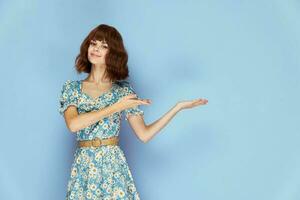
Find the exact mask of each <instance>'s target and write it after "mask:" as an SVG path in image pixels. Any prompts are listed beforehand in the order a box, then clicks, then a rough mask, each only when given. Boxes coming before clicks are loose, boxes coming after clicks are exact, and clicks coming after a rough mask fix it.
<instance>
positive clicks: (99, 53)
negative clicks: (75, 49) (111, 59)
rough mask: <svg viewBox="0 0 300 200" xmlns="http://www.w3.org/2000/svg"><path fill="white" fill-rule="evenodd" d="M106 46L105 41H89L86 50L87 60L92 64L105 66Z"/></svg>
mask: <svg viewBox="0 0 300 200" xmlns="http://www.w3.org/2000/svg"><path fill="white" fill-rule="evenodd" d="M107 52H108V45H107V43H106V42H105V41H99V40H91V41H90V45H89V48H88V59H89V61H90V62H91V63H92V64H100V65H105V56H106V54H107Z"/></svg>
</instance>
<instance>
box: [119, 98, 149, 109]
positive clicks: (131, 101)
mask: <svg viewBox="0 0 300 200" xmlns="http://www.w3.org/2000/svg"><path fill="white" fill-rule="evenodd" d="M116 104H117V106H118V107H119V109H120V111H122V110H125V109H128V108H133V107H135V106H138V105H150V104H151V100H150V99H138V98H137V95H136V94H129V95H127V96H124V97H122V98H120V99H119V100H118V101H117V103H116Z"/></svg>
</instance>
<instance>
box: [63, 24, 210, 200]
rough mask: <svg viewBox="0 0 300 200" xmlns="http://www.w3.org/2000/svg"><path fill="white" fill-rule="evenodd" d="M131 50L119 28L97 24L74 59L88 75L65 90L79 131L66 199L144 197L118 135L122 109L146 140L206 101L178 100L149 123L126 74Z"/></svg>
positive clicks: (67, 109) (66, 112) (67, 115)
mask: <svg viewBox="0 0 300 200" xmlns="http://www.w3.org/2000/svg"><path fill="white" fill-rule="evenodd" d="M127 60H128V55H127V52H126V50H125V47H124V45H123V40H122V37H121V35H120V33H119V32H118V31H117V30H116V29H115V28H114V27H112V26H108V25H105V24H102V25H99V26H97V27H96V28H95V29H93V30H92V31H91V32H90V33H89V35H88V36H87V37H86V38H85V40H84V41H83V43H82V44H81V48H80V54H79V55H78V56H77V57H76V61H75V65H76V70H77V72H78V73H81V72H86V73H88V76H87V78H86V79H84V80H67V81H66V82H65V83H64V84H63V86H62V90H61V96H60V99H59V102H60V107H59V112H60V114H62V115H63V116H64V119H65V122H66V125H67V127H68V129H69V130H70V131H71V132H73V133H75V134H76V136H77V141H78V148H77V149H76V151H75V154H74V162H73V164H72V167H71V177H70V179H69V181H68V186H67V194H66V199H104V200H106V199H135V200H137V199H140V197H139V193H138V191H137V189H136V186H135V183H134V180H133V177H132V174H131V172H130V168H129V166H128V163H127V160H126V158H125V155H124V153H123V151H122V149H121V148H120V147H119V145H118V141H119V139H118V135H119V131H120V123H121V117H122V114H124V115H125V119H126V121H128V122H129V124H130V126H131V127H132V129H133V131H134V133H135V134H136V136H137V137H138V138H139V139H140V140H141V141H142V142H144V143H146V142H148V141H149V140H150V139H152V138H153V136H155V134H157V133H158V132H159V131H160V130H161V129H162V128H163V127H164V126H166V124H167V123H168V122H169V121H170V120H171V119H172V118H173V117H174V115H175V114H176V113H177V112H179V111H180V110H182V109H185V108H192V107H195V106H198V105H201V104H206V103H207V100H206V99H196V100H192V101H181V102H178V103H177V104H176V105H175V106H174V107H173V108H172V109H171V110H170V111H169V112H167V113H166V114H165V115H164V116H162V117H161V118H160V119H159V120H157V121H155V122H153V123H151V124H147V125H146V124H145V122H144V118H143V115H144V112H143V111H142V110H141V109H140V107H139V106H140V105H150V104H151V101H150V100H149V99H139V98H138V96H137V95H136V93H135V91H134V89H133V87H132V86H131V84H129V82H128V81H126V80H125V79H126V78H127V77H128V76H129V72H128V66H127Z"/></svg>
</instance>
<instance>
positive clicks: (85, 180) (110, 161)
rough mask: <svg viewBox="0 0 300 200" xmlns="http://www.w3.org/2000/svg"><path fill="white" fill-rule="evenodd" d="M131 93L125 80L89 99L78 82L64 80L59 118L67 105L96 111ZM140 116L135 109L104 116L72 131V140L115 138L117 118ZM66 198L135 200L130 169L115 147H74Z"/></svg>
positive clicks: (119, 119) (138, 108)
mask: <svg viewBox="0 0 300 200" xmlns="http://www.w3.org/2000/svg"><path fill="white" fill-rule="evenodd" d="M132 93H135V91H134V89H133V87H132V86H131V85H130V84H129V82H128V81H125V80H121V81H116V82H114V83H113V85H112V87H111V88H110V90H108V91H106V92H104V93H102V94H101V95H100V96H98V97H97V98H93V97H91V96H89V95H88V94H85V93H83V92H82V81H81V80H67V81H65V83H64V84H63V86H62V90H61V94H60V98H59V109H58V110H59V113H60V114H61V115H63V113H64V111H65V110H66V109H67V107H68V106H71V105H73V106H76V107H77V110H78V113H79V114H81V113H86V112H90V111H94V110H99V109H102V108H104V107H107V106H110V105H112V104H114V103H116V102H117V101H118V100H119V99H120V98H121V97H123V96H126V95H129V94H132ZM137 114H140V115H143V114H144V112H143V110H141V109H140V107H139V106H136V107H134V108H128V109H126V110H123V111H120V112H116V113H114V114H112V115H110V116H107V117H104V118H102V119H101V120H99V121H98V122H96V123H94V124H92V125H90V126H87V127H85V128H83V129H81V130H79V131H77V132H76V139H77V141H79V140H91V139H94V138H96V137H98V138H100V139H104V138H110V137H113V136H118V135H119V132H120V125H121V117H122V116H123V115H125V120H128V116H129V115H137ZM66 199H67V200H69V199H74V200H77V199H78V200H85V199H93V200H95V199H97V200H98V199H99V200H100V199H101V200H102V199H103V200H114V199H116V200H117V199H124V200H125V199H126V200H139V199H140V197H139V193H138V192H137V189H136V186H135V183H134V180H133V177H132V174H131V172H130V168H129V166H128V163H127V160H126V157H125V155H124V152H123V151H122V149H121V148H120V146H119V145H107V146H105V145H104V146H100V147H88V148H87V147H81V148H80V147H77V148H76V151H75V154H74V161H73V164H72V166H71V170H70V179H69V181H68V184H67V194H66Z"/></svg>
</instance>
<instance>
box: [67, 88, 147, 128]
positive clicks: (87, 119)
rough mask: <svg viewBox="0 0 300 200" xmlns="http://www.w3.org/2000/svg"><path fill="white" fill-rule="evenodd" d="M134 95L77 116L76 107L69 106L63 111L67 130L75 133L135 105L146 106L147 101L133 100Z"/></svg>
mask: <svg viewBox="0 0 300 200" xmlns="http://www.w3.org/2000/svg"><path fill="white" fill-rule="evenodd" d="M135 97H136V95H135V94H130V95H127V96H125V97H123V98H122V99H121V101H118V102H117V103H114V104H112V105H111V106H107V107H105V108H103V109H100V110H96V111H91V112H87V113H82V114H78V111H77V107H76V106H74V105H70V106H69V107H68V108H67V109H66V110H65V111H64V118H65V121H66V124H67V127H68V129H69V130H70V131H71V132H74V133H75V132H77V131H79V130H81V129H83V128H85V127H87V126H90V125H92V124H94V123H96V122H97V121H99V120H101V119H102V118H104V117H107V116H109V115H112V114H113V113H115V112H120V111H122V110H124V109H127V108H130V107H134V106H137V105H141V104H145V105H148V104H149V102H148V100H143V99H135Z"/></svg>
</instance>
